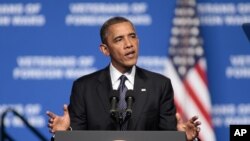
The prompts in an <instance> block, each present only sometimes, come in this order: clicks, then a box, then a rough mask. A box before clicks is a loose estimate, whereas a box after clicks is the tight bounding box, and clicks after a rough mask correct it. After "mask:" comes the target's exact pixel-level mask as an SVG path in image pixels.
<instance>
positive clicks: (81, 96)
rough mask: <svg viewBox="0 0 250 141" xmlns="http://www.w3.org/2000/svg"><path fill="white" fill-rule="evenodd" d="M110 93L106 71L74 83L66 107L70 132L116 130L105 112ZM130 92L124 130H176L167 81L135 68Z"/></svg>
mask: <svg viewBox="0 0 250 141" xmlns="http://www.w3.org/2000/svg"><path fill="white" fill-rule="evenodd" d="M142 89H144V90H142ZM111 91H112V85H111V78H110V72H109V67H106V68H105V69H103V70H100V71H97V72H94V73H92V74H89V75H86V76H83V77H81V78H79V79H77V80H76V81H75V82H74V84H73V87H72V94H71V97H70V104H69V113H70V119H71V127H72V129H73V130H116V129H117V128H116V123H115V121H114V120H113V119H112V118H111V116H110V112H109V111H110V108H111V104H110V101H109V98H110V95H111ZM134 91H135V95H134V97H135V102H134V104H133V107H132V110H133V113H132V117H131V119H130V120H129V123H128V130H176V124H177V121H176V117H175V113H176V108H175V105H174V100H173V88H172V85H171V81H170V79H168V78H167V77H165V76H163V75H160V74H156V73H153V72H150V71H147V70H144V69H141V68H139V67H136V74H135V82H134Z"/></svg>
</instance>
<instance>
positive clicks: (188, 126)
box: [176, 113, 201, 141]
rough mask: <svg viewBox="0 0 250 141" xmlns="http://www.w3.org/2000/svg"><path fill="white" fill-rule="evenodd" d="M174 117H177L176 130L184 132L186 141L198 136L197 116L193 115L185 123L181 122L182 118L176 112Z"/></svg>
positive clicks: (199, 123)
mask: <svg viewBox="0 0 250 141" xmlns="http://www.w3.org/2000/svg"><path fill="white" fill-rule="evenodd" d="M176 118H177V130H178V131H184V132H186V136H187V140H188V141H192V140H194V139H195V138H196V137H198V135H199V132H200V127H199V125H201V122H200V121H198V117H197V116H193V117H192V118H191V119H189V120H188V121H187V122H185V123H184V122H183V120H182V118H181V117H180V115H179V114H178V113H177V114H176Z"/></svg>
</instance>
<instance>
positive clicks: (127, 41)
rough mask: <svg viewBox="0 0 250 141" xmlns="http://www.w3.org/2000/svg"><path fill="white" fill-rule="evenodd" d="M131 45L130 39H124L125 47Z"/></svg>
mask: <svg viewBox="0 0 250 141" xmlns="http://www.w3.org/2000/svg"><path fill="white" fill-rule="evenodd" d="M132 46H133V44H132V41H131V40H130V39H129V38H127V39H126V40H125V48H130V47H132Z"/></svg>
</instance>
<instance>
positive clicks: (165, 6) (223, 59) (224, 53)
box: [0, 0, 250, 141]
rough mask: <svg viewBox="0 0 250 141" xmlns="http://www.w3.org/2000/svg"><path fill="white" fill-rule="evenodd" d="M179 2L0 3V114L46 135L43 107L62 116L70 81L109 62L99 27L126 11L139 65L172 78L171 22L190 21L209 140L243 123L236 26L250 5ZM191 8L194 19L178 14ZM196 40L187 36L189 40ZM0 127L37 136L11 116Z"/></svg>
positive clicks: (249, 18)
mask: <svg viewBox="0 0 250 141" xmlns="http://www.w3.org/2000/svg"><path fill="white" fill-rule="evenodd" d="M182 2H183V1H182V0H177V1H170V0H165V1H162V0H154V1H148V2H147V1H143V0H137V1H134V0H122V1H116V0H87V1H83V0H63V1H51V0H11V1H10V0H1V1H0V49H1V51H0V68H1V69H0V84H1V86H0V115H2V114H3V113H4V111H6V110H7V109H8V108H13V109H15V110H16V111H17V112H18V113H19V114H21V115H23V116H24V117H25V119H27V120H28V122H29V123H30V124H31V125H32V126H33V127H35V128H36V129H37V130H38V131H39V132H41V134H43V135H44V136H45V137H46V138H47V139H49V138H50V137H51V134H50V133H49V129H48V127H47V121H48V117H47V115H46V111H47V110H50V111H53V112H55V113H57V114H59V115H61V114H62V112H63V110H62V109H63V104H68V103H69V96H70V93H71V87H72V83H73V81H74V80H75V79H76V78H78V77H80V76H82V75H86V74H89V73H91V72H94V71H96V70H99V69H101V68H104V67H106V66H107V65H108V63H109V58H108V57H105V56H104V55H102V53H101V52H100V51H99V45H100V36H99V29H100V26H101V25H102V23H103V22H104V21H106V20H107V19H108V18H110V17H112V16H125V17H127V18H128V19H130V20H131V21H132V22H133V23H134V24H135V26H136V30H137V33H138V37H139V39H140V56H139V61H138V66H141V67H143V68H146V69H149V70H152V71H155V72H158V73H161V74H163V75H166V76H168V77H170V79H173V80H174V79H175V78H173V76H171V75H169V73H167V72H169V69H170V67H169V65H168V62H169V61H170V57H171V56H170V55H171V53H172V52H171V49H170V47H172V45H173V43H175V41H176V40H175V38H173V37H174V35H175V33H177V32H178V31H179V32H185V31H184V30H183V31H181V29H180V28H179V29H177V31H176V28H174V27H176V25H178V22H179V23H183V22H184V23H185V24H189V23H190V22H194V21H195V22H197V23H196V24H197V30H196V28H193V30H195V31H192V32H194V33H198V34H199V37H202V39H201V40H199V42H201V43H202V48H203V50H202V51H203V52H202V53H203V55H204V59H206V65H204V66H206V72H205V73H206V74H207V81H206V82H207V83H206V84H207V85H206V86H207V88H208V91H209V93H208V96H207V97H206V98H207V99H208V101H209V102H211V103H210V104H208V105H210V107H208V109H210V110H211V111H209V112H208V113H211V115H209V116H211V122H210V123H209V126H211V129H212V130H211V132H214V133H215V138H216V140H219V141H220V140H221V141H222V140H229V125H230V124H250V96H249V95H248V94H249V92H250V87H249V83H250V44H249V41H248V39H247V37H246V35H245V34H244V31H243V29H242V24H243V23H247V22H248V23H250V2H249V0H237V1H234V0H214V1H211V0H197V1H195V0H189V2H188V3H189V4H191V5H192V6H193V7H192V8H185V7H182V8H179V4H180V3H182ZM185 13H186V14H185ZM192 13H195V16H197V17H196V19H195V20H194V19H192V18H194V17H192V16H191V17H185V16H186V15H187V14H190V15H192ZM180 15H183V16H184V17H183V18H181V17H178V16H180ZM177 17H178V18H177ZM179 40H180V39H179ZM195 41H196V40H195V39H194V38H192V36H191V37H190V38H189V40H188V42H191V43H195ZM198 47H200V46H198ZM192 51H193V52H195V51H201V50H191V51H190V52H192ZM179 61H180V60H179ZM177 62H178V58H177ZM180 71H183V69H180ZM191 79H192V78H191ZM192 80H193V81H194V82H195V79H192ZM174 91H176V92H178V91H179V90H178V88H175V90H174ZM201 95H202V94H201ZM202 97H203V98H204V96H201V97H200V98H202ZM187 105H188V103H187ZM194 114H197V115H199V114H198V113H194ZM4 125H5V126H6V129H7V132H8V133H9V134H10V136H12V137H13V138H14V139H15V140H17V141H19V140H32V141H35V140H38V139H37V137H35V136H34V135H33V134H32V133H31V132H30V131H29V130H28V129H27V128H26V127H25V125H24V124H23V122H22V121H21V120H20V119H19V118H18V117H17V116H15V115H13V114H11V113H9V114H7V115H6V118H5V119H4ZM201 130H202V131H203V129H201ZM203 132H206V129H204V131H203ZM202 138H203V139H204V141H205V140H206V138H205V137H202ZM210 141H211V140H210Z"/></svg>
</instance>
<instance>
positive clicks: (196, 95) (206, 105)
mask: <svg viewBox="0 0 250 141" xmlns="http://www.w3.org/2000/svg"><path fill="white" fill-rule="evenodd" d="M199 26H200V21H199V18H198V16H197V13H196V1H195V0H177V3H176V8H175V16H174V19H173V27H172V29H171V38H170V46H169V59H167V64H166V65H167V72H166V73H167V76H169V77H170V78H171V80H172V83H173V87H174V91H175V103H176V106H177V111H178V112H179V113H180V114H181V116H182V117H183V119H186V120H187V119H190V118H191V117H193V116H194V115H198V117H199V120H200V121H201V123H202V125H201V126H200V127H201V132H200V134H199V138H200V139H201V140H202V141H215V140H216V139H215V134H214V130H213V126H212V119H211V115H210V113H211V101H210V96H209V95H210V94H209V91H208V82H207V75H206V60H205V57H204V50H203V40H202V38H201V36H200V29H199Z"/></svg>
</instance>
